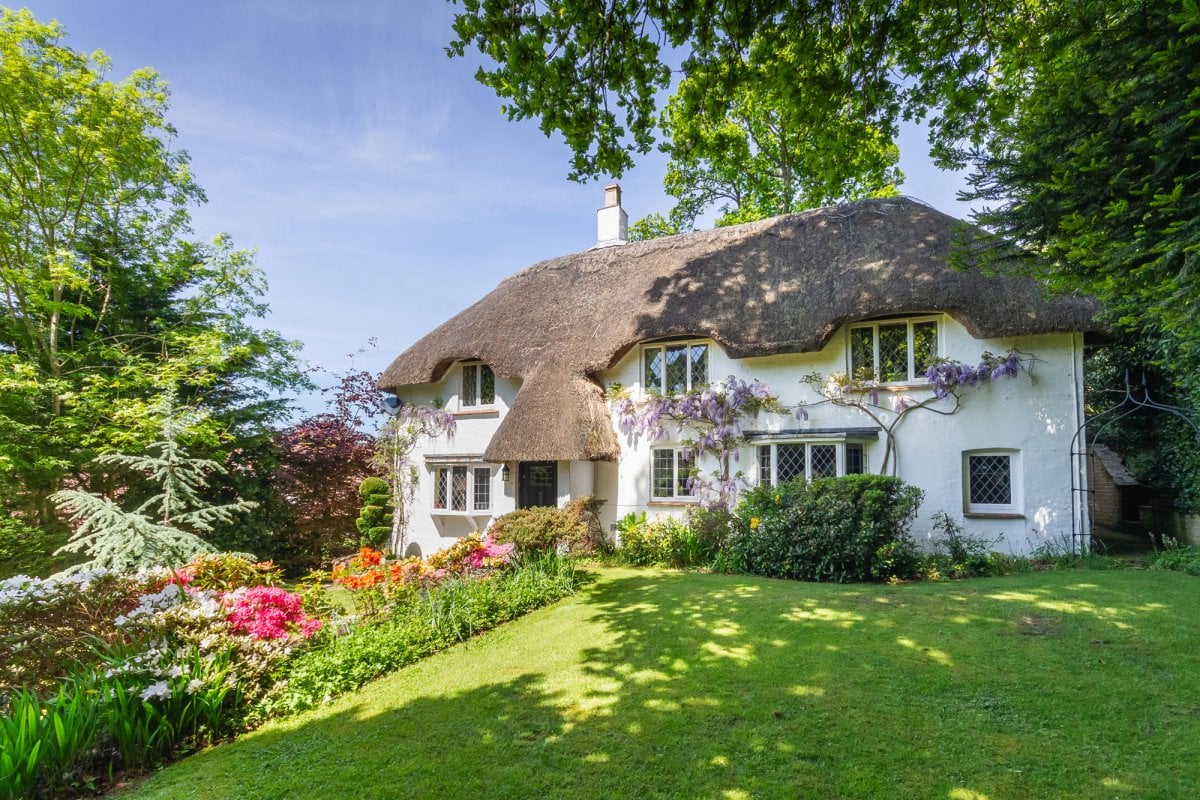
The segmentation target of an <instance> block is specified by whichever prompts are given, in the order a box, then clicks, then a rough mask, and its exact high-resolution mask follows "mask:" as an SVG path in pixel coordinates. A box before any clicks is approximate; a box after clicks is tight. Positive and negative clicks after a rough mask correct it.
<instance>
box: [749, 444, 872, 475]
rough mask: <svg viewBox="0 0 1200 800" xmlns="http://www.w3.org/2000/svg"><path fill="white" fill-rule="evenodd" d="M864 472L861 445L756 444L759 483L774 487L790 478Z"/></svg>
mask: <svg viewBox="0 0 1200 800" xmlns="http://www.w3.org/2000/svg"><path fill="white" fill-rule="evenodd" d="M866 471H867V458H866V449H865V448H864V447H863V445H862V443H861V442H778V443H776V444H764V445H759V448H758V482H759V485H760V486H775V485H777V484H780V483H783V482H784V481H790V480H792V479H793V478H806V479H807V480H812V479H813V478H832V477H836V476H839V475H859V474H862V473H864V472H866Z"/></svg>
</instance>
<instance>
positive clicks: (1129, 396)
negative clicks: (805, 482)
mask: <svg viewBox="0 0 1200 800" xmlns="http://www.w3.org/2000/svg"><path fill="white" fill-rule="evenodd" d="M1140 388H1141V396H1140V397H1139V396H1138V395H1137V393H1136V392H1135V390H1134V387H1133V383H1132V381H1130V379H1129V372H1128V371H1126V372H1125V397H1124V398H1122V400H1121V402H1119V403H1117V404H1116V405H1115V406H1113V407H1112V408H1109V409H1107V410H1105V411H1102V412H1100V413H1099V414H1097V415H1096V416H1094V417H1092V418H1091V419H1088V420H1085V421H1084V422H1083V424H1082V425H1080V426H1079V427H1078V428H1077V429H1076V430H1075V435H1074V436H1073V437H1071V463H1072V464H1083V463H1085V462H1084V459H1086V458H1089V457H1091V456H1092V454H1093V449H1092V445H1094V444H1095V443H1096V442H1097V441H1098V440H1099V439H1100V435H1101V434H1102V433H1104V431H1105V430H1107V429H1108V428H1109V427H1111V426H1112V425H1113V424H1115V423H1116V422H1118V421H1120V420H1122V419H1124V418H1125V417H1128V416H1129V415H1130V414H1134V413H1136V412H1138V411H1141V410H1143V409H1146V410H1150V411H1163V412H1166V413H1168V414H1172V415H1174V416H1176V417H1179V418H1180V419H1182V420H1183V421H1184V422H1186V423H1187V424H1188V425H1191V426H1192V430H1193V431H1195V433H1196V440H1197V441H1198V442H1200V425H1197V424H1196V421H1195V420H1193V419H1192V418H1191V416H1190V415H1189V414H1188V413H1187V412H1186V411H1185V410H1184V409H1182V408H1180V407H1179V406H1172V405H1168V404H1166V403H1160V402H1158V401H1157V400H1155V399H1154V398H1152V397H1151V396H1150V389H1149V387H1148V386H1147V385H1146V377H1145V375H1143V376H1142V383H1141V387H1140ZM1105 418H1107V419H1105ZM1102 419H1103V420H1105V422H1104V424H1103V425H1101V426H1100V427H1098V428H1095V429H1094V430H1093V431H1092V432H1091V433H1085V431H1087V430H1088V429H1089V428H1092V427H1093V426H1095V425H1096V423H1098V422H1099V421H1100V420H1102ZM1081 442H1082V444H1083V449H1082V450H1080V449H1079V446H1080V443H1081ZM1092 466H1093V465H1092V464H1091V463H1090V462H1088V469H1089V470H1090V469H1091V468H1092ZM1081 482H1082V484H1083V485H1080V483H1081ZM1092 494H1093V491H1092V490H1091V489H1090V488H1088V486H1087V478H1086V475H1085V474H1084V473H1083V471H1082V470H1080V469H1072V470H1071V496H1072V497H1077V498H1078V502H1073V503H1071V551H1072V552H1074V553H1082V552H1085V551H1086V550H1087V549H1088V548H1089V546H1090V544H1091V538H1092V530H1091V529H1092V518H1093V513H1092V511H1093V509H1092V499H1093V498H1092ZM1085 508H1086V510H1087V513H1084V509H1085Z"/></svg>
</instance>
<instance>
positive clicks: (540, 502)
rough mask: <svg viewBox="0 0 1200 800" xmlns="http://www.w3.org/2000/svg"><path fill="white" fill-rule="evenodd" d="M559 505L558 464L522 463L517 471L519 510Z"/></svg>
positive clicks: (542, 462)
mask: <svg viewBox="0 0 1200 800" xmlns="http://www.w3.org/2000/svg"><path fill="white" fill-rule="evenodd" d="M557 505H558V464H557V463H556V462H554V461H522V462H521V464H520V466H519V467H518V469H517V508H530V507H532V506H557Z"/></svg>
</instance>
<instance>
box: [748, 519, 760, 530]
mask: <svg viewBox="0 0 1200 800" xmlns="http://www.w3.org/2000/svg"><path fill="white" fill-rule="evenodd" d="M760 522H762V520H761V519H759V518H758V517H751V518H750V530H754V529H755V528H757V527H758V523H760Z"/></svg>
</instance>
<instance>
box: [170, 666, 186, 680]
mask: <svg viewBox="0 0 1200 800" xmlns="http://www.w3.org/2000/svg"><path fill="white" fill-rule="evenodd" d="M182 676H183V667H181V666H179V665H178V664H175V665H173V666H172V667H171V668H170V669H169V670H167V677H168V678H179V677H182Z"/></svg>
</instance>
